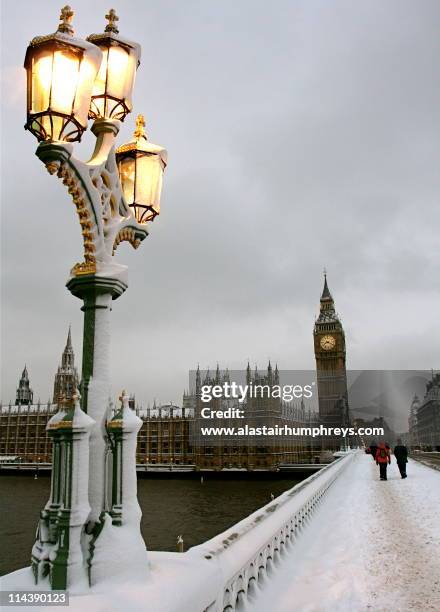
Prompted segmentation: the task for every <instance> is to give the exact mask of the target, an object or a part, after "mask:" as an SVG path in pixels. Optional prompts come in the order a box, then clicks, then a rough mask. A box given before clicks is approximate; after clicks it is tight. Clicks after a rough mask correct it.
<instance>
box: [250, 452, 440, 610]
mask: <svg viewBox="0 0 440 612" xmlns="http://www.w3.org/2000/svg"><path fill="white" fill-rule="evenodd" d="M392 461H393V463H392V464H391V466H389V469H388V481H387V482H381V481H379V474H378V471H379V470H378V468H377V466H376V465H375V463H374V462H373V460H372V458H371V457H370V456H369V455H365V454H363V453H358V454H357V455H356V457H355V458H354V460H353V461H352V462H351V464H350V465H349V466H348V467H347V468H346V470H345V471H344V472H343V474H341V476H340V477H339V478H338V479H337V480H336V481H335V483H334V484H333V486H332V487H331V489H330V491H329V492H328V493H327V495H326V498H325V501H324V502H323V503H322V504H321V505H320V507H319V509H318V510H317V511H316V513H314V515H313V517H312V518H311V521H310V522H309V524H308V525H307V527H306V529H305V530H304V531H303V533H302V534H301V535H300V536H299V537H298V538H297V539H296V541H295V542H294V544H293V545H291V546H290V547H289V549H288V551H285V552H284V553H283V554H282V555H281V557H280V558H279V560H278V562H276V563H275V566H274V567H273V569H272V570H271V575H270V577H268V579H267V580H266V584H265V585H264V586H262V587H260V586H258V587H257V589H258V590H257V593H256V596H255V598H253V600H252V601H250V602H249V603H248V605H247V608H246V610H249V611H250V610H252V612H267V611H268V610H271V611H273V612H327V611H328V612H330V611H332V612H336V611H339V612H341V611H344V612H345V611H347V612H348V611H350V612H363V611H366V610H374V611H375V612H382V611H385V610H386V611H387V612H389V611H390V610H392V611H393V612H410V611H414V612H415V611H417V612H420V611H421V610H423V611H424V612H425V611H427V610H436V611H437V612H438V611H439V610H440V555H439V550H440V515H439V508H440V472H438V471H435V470H433V469H431V468H428V467H425V466H423V465H421V464H419V463H417V462H415V461H410V462H409V464H408V478H407V479H406V480H402V479H401V478H400V474H399V471H398V469H397V465H396V463H395V460H394V457H392Z"/></svg>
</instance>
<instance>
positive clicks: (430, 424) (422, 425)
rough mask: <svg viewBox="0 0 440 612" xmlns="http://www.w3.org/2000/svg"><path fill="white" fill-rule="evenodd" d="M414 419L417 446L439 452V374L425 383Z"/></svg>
mask: <svg viewBox="0 0 440 612" xmlns="http://www.w3.org/2000/svg"><path fill="white" fill-rule="evenodd" d="M416 418H417V426H416V431H417V439H418V444H419V445H420V446H421V447H422V449H424V450H440V372H438V373H437V374H435V375H434V374H433V376H432V380H430V381H429V382H428V383H427V385H426V393H425V397H424V398H423V400H422V402H421V404H420V406H418V407H417V411H416Z"/></svg>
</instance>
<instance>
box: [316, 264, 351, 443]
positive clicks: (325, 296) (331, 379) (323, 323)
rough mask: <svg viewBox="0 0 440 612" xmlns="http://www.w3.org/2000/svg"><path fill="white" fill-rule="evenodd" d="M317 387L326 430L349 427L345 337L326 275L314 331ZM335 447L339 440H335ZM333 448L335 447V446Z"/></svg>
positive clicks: (320, 415)
mask: <svg viewBox="0 0 440 612" xmlns="http://www.w3.org/2000/svg"><path fill="white" fill-rule="evenodd" d="M313 336H314V343H315V358H316V377H317V383H318V397H319V417H320V421H321V423H322V424H323V425H325V426H326V427H341V426H343V427H345V426H348V425H349V414H348V394H347V372H346V369H345V334H344V329H343V327H342V323H341V321H340V320H339V317H338V315H337V314H336V311H335V303H334V301H333V297H332V295H331V293H330V290H329V288H328V284H327V274H326V273H325V272H324V289H323V291H322V295H321V300H320V311H319V316H318V318H317V319H316V322H315V328H314V331H313ZM333 440H334V442H335V444H334V446H339V440H336V439H335V438H333ZM332 446H333V445H332Z"/></svg>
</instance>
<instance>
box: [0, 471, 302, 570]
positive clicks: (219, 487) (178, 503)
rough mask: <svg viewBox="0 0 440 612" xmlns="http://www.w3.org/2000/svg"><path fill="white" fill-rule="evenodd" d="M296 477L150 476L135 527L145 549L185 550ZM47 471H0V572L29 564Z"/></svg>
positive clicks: (142, 485) (141, 483)
mask: <svg viewBox="0 0 440 612" xmlns="http://www.w3.org/2000/svg"><path fill="white" fill-rule="evenodd" d="M299 481H300V479H299V478H296V479H293V478H276V479H273V480H272V479H267V478H265V479H252V480H244V479H240V480H230V479H227V480H226V479H225V480H219V479H210V477H209V475H205V476H204V481H203V483H202V482H201V481H200V480H199V479H188V478H181V479H179V478H178V477H176V478H173V479H171V478H153V479H139V480H138V498H139V503H140V505H141V508H142V523H141V529H142V534H143V536H144V539H145V541H146V543H147V547H148V548H149V549H150V550H169V551H175V550H176V541H177V536H179V535H182V536H183V540H184V547H185V550H187V549H188V548H190V547H191V546H195V545H197V544H201V543H202V542H204V541H205V540H208V539H209V538H211V537H213V536H214V535H216V534H218V533H221V532H222V531H224V530H225V529H227V528H228V527H231V526H232V525H234V524H235V523H237V522H238V521H239V520H241V519H242V518H244V517H246V516H248V515H249V514H251V513H252V512H254V511H255V510H257V509H258V508H260V507H261V506H263V505H264V504H266V503H268V502H269V501H270V499H271V494H273V495H274V496H275V497H276V496H277V495H280V493H282V492H283V491H285V490H287V489H289V488H291V487H293V486H294V485H295V484H296V483H297V482H299ZM49 489H50V477H49V476H40V477H39V478H38V479H37V480H35V479H34V477H33V476H13V475H11V476H10V475H4V474H2V475H1V477H0V499H1V511H2V512H1V514H2V521H1V524H0V551H1V558H0V575H3V574H6V573H8V572H12V571H14V570H16V569H19V568H21V567H25V566H27V565H29V562H30V554H31V548H32V544H33V542H34V538H35V529H36V526H37V521H38V516H39V511H40V510H41V509H42V508H43V506H44V505H45V503H46V502H47V499H48V496H49Z"/></svg>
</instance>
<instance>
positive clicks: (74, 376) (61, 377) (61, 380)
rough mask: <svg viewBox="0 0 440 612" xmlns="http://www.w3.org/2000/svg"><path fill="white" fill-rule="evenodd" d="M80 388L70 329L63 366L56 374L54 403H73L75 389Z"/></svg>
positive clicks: (62, 360)
mask: <svg viewBox="0 0 440 612" xmlns="http://www.w3.org/2000/svg"><path fill="white" fill-rule="evenodd" d="M78 386H79V378H78V372H77V370H76V368H75V355H74V352H73V347H72V336H71V331H70V327H69V333H68V334H67V341H66V346H65V349H64V351H63V354H62V357H61V365H59V366H58V371H57V373H56V374H55V382H54V386H53V403H54V404H57V403H58V402H60V400H62V401H64V402H67V403H69V402H71V401H72V397H73V393H74V391H75V389H77V388H78Z"/></svg>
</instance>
